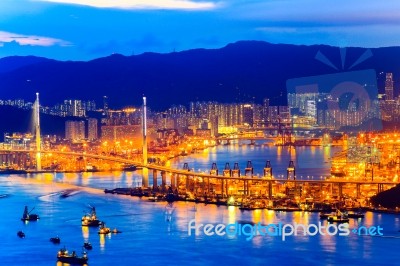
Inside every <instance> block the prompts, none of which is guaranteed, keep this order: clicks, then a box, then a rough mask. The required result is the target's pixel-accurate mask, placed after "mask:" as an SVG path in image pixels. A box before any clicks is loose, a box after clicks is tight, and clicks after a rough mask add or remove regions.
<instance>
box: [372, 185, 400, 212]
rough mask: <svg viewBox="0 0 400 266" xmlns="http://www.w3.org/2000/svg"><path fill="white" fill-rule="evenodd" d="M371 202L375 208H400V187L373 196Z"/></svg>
mask: <svg viewBox="0 0 400 266" xmlns="http://www.w3.org/2000/svg"><path fill="white" fill-rule="evenodd" d="M371 202H372V204H374V205H375V206H376V207H379V206H382V207H385V208H391V209H394V208H396V207H400V185H397V186H395V187H393V188H391V189H389V190H386V191H383V192H381V193H379V194H377V195H375V196H373V197H372V198H371Z"/></svg>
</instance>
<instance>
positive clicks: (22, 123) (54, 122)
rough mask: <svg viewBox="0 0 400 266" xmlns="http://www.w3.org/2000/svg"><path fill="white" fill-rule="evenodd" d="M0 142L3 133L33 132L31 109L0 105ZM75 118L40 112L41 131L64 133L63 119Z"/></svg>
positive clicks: (53, 133)
mask: <svg viewBox="0 0 400 266" xmlns="http://www.w3.org/2000/svg"><path fill="white" fill-rule="evenodd" d="M0 117H1V123H0V142H2V141H3V137H4V133H6V132H7V133H13V132H20V133H27V132H32V133H33V132H34V125H33V122H31V121H33V112H32V110H29V111H28V110H22V109H18V108H16V107H12V106H0ZM67 120H77V119H76V118H71V117H59V116H52V115H47V114H40V121H41V126H42V127H41V132H42V134H43V135H58V136H64V134H65V121H67Z"/></svg>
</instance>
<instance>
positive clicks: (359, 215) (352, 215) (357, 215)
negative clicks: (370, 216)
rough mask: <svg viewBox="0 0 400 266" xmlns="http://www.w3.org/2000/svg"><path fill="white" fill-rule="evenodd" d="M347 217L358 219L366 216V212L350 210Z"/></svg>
mask: <svg viewBox="0 0 400 266" xmlns="http://www.w3.org/2000/svg"><path fill="white" fill-rule="evenodd" d="M347 217H349V218H355V219H358V218H364V217H365V214H364V213H362V212H349V213H348V214H347Z"/></svg>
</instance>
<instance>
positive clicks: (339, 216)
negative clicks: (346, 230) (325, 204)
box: [328, 210, 349, 223]
mask: <svg viewBox="0 0 400 266" xmlns="http://www.w3.org/2000/svg"><path fill="white" fill-rule="evenodd" d="M328 222H331V223H332V222H334V223H348V222H349V217H347V215H346V214H343V213H342V212H340V211H339V210H337V211H336V214H335V215H331V216H329V217H328Z"/></svg>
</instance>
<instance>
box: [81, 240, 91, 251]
mask: <svg viewBox="0 0 400 266" xmlns="http://www.w3.org/2000/svg"><path fill="white" fill-rule="evenodd" d="M83 247H84V248H85V249H87V250H89V249H92V248H93V247H92V244H90V243H89V242H85V243H83Z"/></svg>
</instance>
